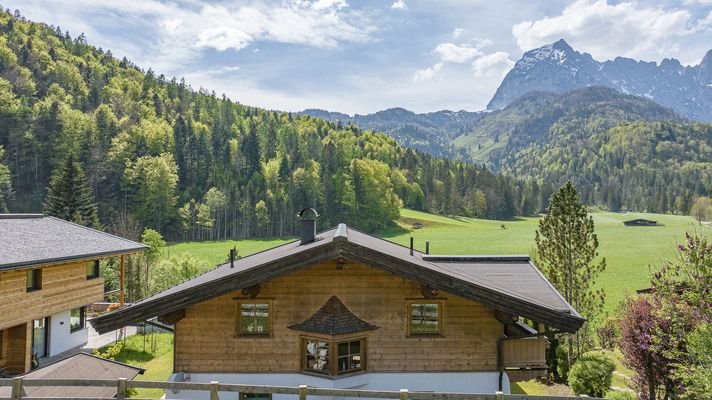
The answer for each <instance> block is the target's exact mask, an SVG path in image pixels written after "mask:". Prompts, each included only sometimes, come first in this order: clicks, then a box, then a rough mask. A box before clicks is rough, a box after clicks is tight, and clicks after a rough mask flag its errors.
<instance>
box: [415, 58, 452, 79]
mask: <svg viewBox="0 0 712 400" xmlns="http://www.w3.org/2000/svg"><path fill="white" fill-rule="evenodd" d="M444 65H445V63H443V62H439V63H437V64H435V65H433V66H432V67H430V68H425V69H419V70H417V71H416V72H415V75H414V76H413V82H422V81H428V80H430V79H433V78H434V77H435V75H436V74H437V73H438V72H440V70H441V69H443V66H444Z"/></svg>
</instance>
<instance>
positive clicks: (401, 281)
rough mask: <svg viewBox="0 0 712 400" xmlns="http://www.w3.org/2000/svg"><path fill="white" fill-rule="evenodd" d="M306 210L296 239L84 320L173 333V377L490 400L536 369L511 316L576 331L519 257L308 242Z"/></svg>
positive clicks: (336, 239)
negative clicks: (169, 326) (514, 377)
mask: <svg viewBox="0 0 712 400" xmlns="http://www.w3.org/2000/svg"><path fill="white" fill-rule="evenodd" d="M312 211H313V210H312ZM303 213H304V212H303ZM313 214H314V216H312V217H311V218H305V219H303V221H302V224H303V227H302V235H301V239H300V240H297V241H295V242H292V243H287V244H284V245H281V246H278V247H275V248H272V249H270V250H266V251H263V252H261V253H257V254H254V255H251V256H249V257H245V258H242V259H239V260H235V261H234V262H228V263H226V264H225V265H222V266H219V267H217V268H216V269H214V270H212V271H210V272H207V273H205V274H203V275H200V276H198V277H196V278H193V279H191V280H189V281H186V282H184V283H182V284H180V285H178V286H175V287H173V288H171V289H168V290H166V291H164V292H161V293H158V294H156V295H154V296H152V297H149V298H147V299H144V300H141V301H139V302H137V303H134V304H132V305H129V306H127V307H124V308H120V309H118V310H116V311H114V312H112V313H109V314H105V315H103V316H100V317H98V318H95V319H93V320H91V323H92V324H93V326H94V327H95V329H97V330H98V331H99V332H107V331H110V330H113V329H117V328H119V327H122V326H124V325H126V324H130V323H134V322H138V321H142V320H146V319H149V318H153V317H156V316H157V317H159V318H160V319H161V320H163V321H164V322H167V323H173V324H175V342H174V346H175V356H174V365H173V369H174V374H173V375H172V376H171V380H174V381H190V382H210V381H220V382H223V383H243V384H254V385H260V384H263V385H299V384H306V385H310V386H316V387H333V388H359V389H378V390H398V389H401V388H408V389H410V390H421V391H448V392H490V393H491V392H494V391H495V390H499V389H500V388H503V389H504V390H505V391H507V390H508V389H509V378H508V373H509V371H510V370H508V369H507V368H508V367H515V368H517V370H516V372H517V373H519V372H520V370H519V369H518V368H522V367H534V368H541V367H543V363H544V345H545V338H543V337H542V336H543V335H542V334H540V333H538V332H537V331H535V330H534V329H532V328H529V327H526V326H525V325H523V324H520V323H518V322H517V321H518V317H520V316H521V317H526V318H527V319H530V320H533V321H537V323H538V324H546V325H548V326H550V327H551V328H552V329H555V330H559V331H566V332H575V331H576V330H577V329H579V328H580V326H581V324H582V323H583V322H584V319H583V318H581V316H580V315H579V314H578V313H577V312H576V310H574V309H573V308H572V307H571V306H570V305H569V304H568V303H567V302H566V301H565V300H564V299H563V298H562V297H561V295H560V294H559V293H558V292H557V291H556V289H554V288H553V287H552V286H551V284H550V283H549V282H548V281H547V280H546V279H545V278H544V277H543V276H542V274H541V273H540V272H539V271H538V270H537V268H536V267H535V266H534V265H532V263H531V262H530V261H529V258H528V257H527V256H438V255H429V254H424V253H421V252H418V251H415V250H413V249H412V248H408V247H403V246H400V245H397V244H394V243H391V242H389V241H386V240H383V239H379V238H376V237H374V236H371V235H368V234H365V233H362V232H359V231H357V230H354V229H350V228H348V227H347V226H346V225H344V224H341V225H339V226H338V227H337V228H335V229H331V230H329V231H326V232H322V233H320V234H318V235H317V234H316V233H315V214H316V213H315V212H314V213H313ZM514 339H516V340H514ZM226 395H227V394H226ZM200 396H203V397H205V398H207V397H206V396H207V394H203V393H197V392H186V391H183V392H174V391H168V392H167V397H168V398H186V399H187V398H200ZM264 396H265V395H254V394H250V393H242V394H241V398H242V399H243V400H249V399H252V398H264ZM275 396H276V397H281V396H279V395H275Z"/></svg>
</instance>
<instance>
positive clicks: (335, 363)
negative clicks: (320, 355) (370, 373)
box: [299, 336, 368, 378]
mask: <svg viewBox="0 0 712 400" xmlns="http://www.w3.org/2000/svg"><path fill="white" fill-rule="evenodd" d="M309 341H317V342H324V343H326V344H327V345H328V346H329V354H328V355H327V361H328V363H329V364H328V368H329V370H328V372H321V371H318V370H315V369H311V368H308V367H307V342H309ZM352 342H359V353H358V354H359V357H360V360H359V361H360V363H361V366H360V368H358V369H349V370H344V371H339V358H340V357H339V345H340V344H344V343H352ZM299 343H300V346H301V347H300V352H299V353H300V357H301V359H300V362H299V365H300V371H301V372H302V373H306V374H313V375H315V376H320V377H329V378H338V377H341V376H347V375H352V374H356V373H360V372H364V371H366V368H367V367H368V363H367V354H368V349H367V340H366V337H365V336H355V337H346V338H340V339H334V338H329V339H325V338H323V337H317V336H302V337H301V338H300V341H299ZM352 355H353V354H351V353H349V354H348V355H347V356H352Z"/></svg>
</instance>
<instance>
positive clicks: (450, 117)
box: [299, 108, 484, 160]
mask: <svg viewBox="0 0 712 400" xmlns="http://www.w3.org/2000/svg"><path fill="white" fill-rule="evenodd" d="M299 114H301V115H309V116H312V117H317V118H323V119H326V120H330V121H336V122H340V123H342V124H347V125H348V124H353V125H356V126H358V127H360V128H361V129H368V130H373V131H380V132H385V133H387V134H388V135H390V136H392V137H393V138H394V139H396V141H398V143H400V144H401V145H403V146H406V147H410V148H413V149H416V150H420V151H423V152H426V153H430V154H432V155H434V156H436V157H448V158H459V159H465V160H469V159H470V157H469V154H468V152H467V151H466V149H461V148H456V147H455V145H454V144H453V142H452V141H453V139H455V137H457V136H459V135H462V134H463V133H465V132H466V131H467V130H468V129H469V127H470V126H471V125H472V124H473V123H474V122H476V121H477V120H479V119H480V117H482V115H484V113H483V112H470V111H464V110H461V111H448V110H442V111H436V112H430V113H425V114H416V113H414V112H412V111H408V110H406V109H404V108H389V109H387V110H383V111H379V112H376V113H373V114H366V115H360V114H355V115H353V116H351V115H348V114H344V113H339V112H329V111H326V110H319V109H307V110H304V111H302V112H300V113H299Z"/></svg>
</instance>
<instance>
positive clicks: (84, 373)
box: [0, 353, 145, 399]
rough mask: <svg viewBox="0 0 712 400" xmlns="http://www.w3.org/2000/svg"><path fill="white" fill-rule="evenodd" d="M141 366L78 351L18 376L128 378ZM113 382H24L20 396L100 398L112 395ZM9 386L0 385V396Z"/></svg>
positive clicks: (39, 377)
mask: <svg viewBox="0 0 712 400" xmlns="http://www.w3.org/2000/svg"><path fill="white" fill-rule="evenodd" d="M144 372H145V369H143V368H137V367H134V366H131V365H128V364H124V363H120V362H118V361H113V360H107V359H105V358H101V357H97V356H94V355H91V354H87V353H78V354H74V355H72V356H69V357H67V358H65V359H62V360H59V361H57V362H55V363H53V364H51V365H48V366H46V367H43V368H40V369H36V370H34V371H32V372H30V373H28V374H25V375H23V376H22V378H23V379H119V378H126V379H128V380H132V379H133V378H135V377H136V375H139V374H143V373H144ZM116 389H117V388H116V386H113V387H98V386H83V387H82V386H24V387H23V388H22V397H34V398H67V399H69V398H104V399H110V398H112V397H115V396H116ZM10 395H11V388H10V387H0V397H3V398H9V397H10Z"/></svg>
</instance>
